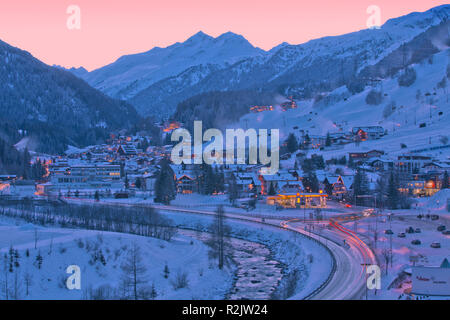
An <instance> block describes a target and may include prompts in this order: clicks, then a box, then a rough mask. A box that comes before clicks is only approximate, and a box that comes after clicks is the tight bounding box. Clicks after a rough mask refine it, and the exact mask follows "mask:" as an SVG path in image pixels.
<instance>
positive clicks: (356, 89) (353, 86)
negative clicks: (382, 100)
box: [346, 79, 365, 94]
mask: <svg viewBox="0 0 450 320" xmlns="http://www.w3.org/2000/svg"><path fill="white" fill-rule="evenodd" d="M346 87H347V90H348V91H349V92H350V93H351V94H357V93H361V92H363V91H364V88H365V84H364V82H363V81H362V80H357V79H355V80H351V81H350V82H349V83H347V85H346Z"/></svg>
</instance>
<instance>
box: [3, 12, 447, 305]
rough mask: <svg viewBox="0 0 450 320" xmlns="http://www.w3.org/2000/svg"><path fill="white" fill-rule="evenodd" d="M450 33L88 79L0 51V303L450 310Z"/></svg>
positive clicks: (372, 38) (399, 28)
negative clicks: (410, 303) (413, 305)
mask: <svg viewBox="0 0 450 320" xmlns="http://www.w3.org/2000/svg"><path fill="white" fill-rule="evenodd" d="M449 15H450V5H442V6H438V7H434V8H432V9H429V10H427V11H423V12H413V13H409V14H406V15H403V16H399V17H395V18H392V19H389V20H387V21H386V22H385V23H384V24H382V25H381V26H379V27H376V28H366V29H362V30H360V31H356V32H352V33H346V34H343V35H337V36H332V37H321V38H318V39H315V40H311V41H308V42H305V43H302V44H298V45H292V44H288V43H282V44H281V45H278V46H276V47H274V48H273V49H271V50H263V49H260V48H259V47H255V46H253V45H252V44H251V43H250V42H249V41H247V40H246V39H245V38H244V37H243V36H241V35H237V34H234V33H232V32H227V33H223V34H221V35H219V36H217V37H213V36H210V35H208V34H205V33H203V32H198V33H196V34H195V35H193V36H191V37H189V38H188V39H187V40H185V41H184V42H176V43H175V44H173V45H170V46H168V47H165V48H160V47H158V48H154V49H152V50H150V51H148V52H144V53H138V54H128V55H124V56H122V57H121V58H119V59H118V60H117V61H115V62H113V63H111V64H108V65H106V66H104V67H100V68H98V69H95V70H92V71H87V70H86V69H84V68H66V67H62V66H59V65H54V66H50V65H47V64H45V63H43V62H40V61H39V60H37V59H36V58H34V57H33V56H32V55H31V54H29V53H28V52H26V51H22V50H21V49H18V48H15V47H13V46H10V45H9V44H7V43H6V42H2V41H0V69H1V70H2V72H1V75H0V80H1V84H0V110H1V113H0V123H1V129H0V254H1V255H0V299H2V300H3V299H4V300H448V299H449V298H450V262H449V259H450V187H449V183H450V179H449V174H450V142H449V138H450V130H449V123H450V103H449V96H450V93H449V81H450V64H449V57H450V49H449V45H450V33H449V30H450V22H449V20H448V17H449ZM0 18H1V14H0ZM0 38H1V35H0ZM194 56H195V57H194ZM19 86H20V88H19ZM52 88H54V92H51V91H52ZM58 108H59V109H58ZM199 124H201V125H202V128H200V129H198V125H199ZM222 133H223V134H222ZM252 139H254V141H255V144H254V145H253V144H252ZM266 141H268V142H266ZM191 142H192V143H191ZM225 149H226V150H225ZM261 149H264V150H263V151H261ZM253 156H254V157H253ZM174 157H177V159H178V160H177V161H175V160H174ZM269 169H270V170H269Z"/></svg>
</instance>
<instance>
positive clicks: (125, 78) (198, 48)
mask: <svg viewBox="0 0 450 320" xmlns="http://www.w3.org/2000/svg"><path fill="white" fill-rule="evenodd" d="M264 53H265V52H264V51H263V50H261V49H259V48H256V47H254V46H252V45H251V44H250V43H249V42H248V41H247V40H246V39H245V38H244V37H242V36H240V35H237V34H234V33H231V32H228V33H224V34H222V35H221V36H219V37H217V38H213V37H211V36H209V35H207V34H205V33H203V32H201V31H200V32H198V33H197V34H195V35H194V36H192V37H190V38H189V39H187V40H186V41H185V42H183V43H175V44H173V45H171V46H169V47H167V48H159V47H155V48H153V49H151V50H150V51H147V52H144V53H139V54H132V55H127V56H123V57H121V58H119V59H118V60H117V61H116V62H114V63H112V64H109V65H107V66H104V67H102V68H100V69H97V70H94V71H92V72H90V73H88V74H86V75H83V76H82V78H83V79H85V80H86V81H87V82H88V83H89V84H91V85H92V86H94V87H96V88H97V89H100V90H102V91H103V92H105V93H106V94H108V95H110V96H112V97H116V98H121V99H128V98H131V97H133V96H134V95H135V94H136V93H138V92H139V91H141V90H143V89H145V88H147V87H148V86H150V85H152V84H153V83H156V82H157V81H159V80H162V79H164V78H167V77H171V76H175V75H177V74H179V73H180V72H183V71H185V70H187V69H189V68H191V67H193V66H199V65H204V64H210V63H211V64H215V65H218V66H222V67H225V66H226V65H229V64H234V63H236V62H237V61H240V60H242V59H246V58H248V57H254V56H259V55H262V54H264Z"/></svg>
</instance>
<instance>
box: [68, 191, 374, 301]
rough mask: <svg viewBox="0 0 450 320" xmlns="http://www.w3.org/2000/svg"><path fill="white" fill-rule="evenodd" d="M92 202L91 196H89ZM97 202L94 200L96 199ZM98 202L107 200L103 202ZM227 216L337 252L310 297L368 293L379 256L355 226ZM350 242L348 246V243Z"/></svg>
mask: <svg viewBox="0 0 450 320" xmlns="http://www.w3.org/2000/svg"><path fill="white" fill-rule="evenodd" d="M87 201H88V202H89V201H90V200H87ZM68 202H72V203H80V202H85V201H83V200H81V201H80V200H79V199H76V200H74V199H70V200H69V199H68ZM92 202H94V201H92ZM98 204H107V203H105V202H100V203H98ZM114 205H121V206H147V207H150V206H151V207H153V208H155V209H157V210H166V211H175V212H184V213H191V214H201V215H215V212H213V211H208V210H197V209H191V208H180V207H176V206H170V205H169V206H167V205H148V204H145V205H143V204H140V205H137V204H129V203H118V202H115V203H114ZM226 216H227V218H229V219H236V220H243V221H247V222H253V223H259V224H265V225H271V226H275V227H280V226H281V228H285V229H289V230H292V231H296V232H299V233H302V234H303V235H305V236H307V237H310V238H313V239H315V240H317V241H319V242H320V243H322V244H323V245H324V246H326V247H328V249H329V250H330V251H331V253H332V254H333V256H334V258H335V260H336V271H335V273H334V274H333V275H332V277H331V279H330V280H329V281H328V283H327V284H326V285H324V286H323V287H322V288H320V290H318V291H317V292H316V293H314V294H313V295H311V296H309V297H308V298H309V299H315V300H343V299H361V298H362V297H363V295H364V293H365V288H366V274H365V268H366V267H365V265H366V264H376V260H375V256H374V254H373V253H372V251H371V250H370V248H369V247H368V246H367V245H366V244H365V243H364V242H363V241H362V240H361V239H360V238H359V237H358V236H357V235H356V234H354V233H353V232H352V231H351V230H348V229H346V228H345V227H343V226H342V225H340V224H339V223H337V222H336V221H333V222H332V223H331V225H332V226H333V228H332V230H327V229H323V230H322V231H321V233H320V235H319V234H317V233H315V232H308V231H305V229H304V227H305V225H304V224H302V223H301V222H300V220H298V219H297V220H293V221H282V220H280V219H275V218H272V219H264V221H262V219H261V218H257V217H255V216H253V217H249V216H246V215H243V214H237V213H226ZM344 240H345V243H346V244H347V245H346V246H345V245H344Z"/></svg>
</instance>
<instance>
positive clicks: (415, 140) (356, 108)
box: [229, 47, 450, 159]
mask: <svg viewBox="0 0 450 320" xmlns="http://www.w3.org/2000/svg"><path fill="white" fill-rule="evenodd" d="M409 68H410V69H413V70H414V72H415V74H416V78H415V81H414V82H412V83H411V84H409V85H408V86H404V85H403V86H402V85H400V84H399V77H401V76H402V75H403V74H404V72H403V71H399V72H398V73H397V74H395V75H393V76H391V77H387V78H385V79H383V80H381V82H377V83H374V84H372V85H371V86H367V87H366V88H365V89H364V90H363V91H361V92H360V93H357V94H352V93H350V92H349V91H348V90H347V88H346V87H344V86H342V87H339V88H337V89H335V90H333V91H331V92H329V93H327V94H324V96H323V97H322V98H321V99H320V100H317V99H305V100H297V104H298V108H297V109H292V110H288V111H286V112H282V111H281V110H279V109H276V110H274V111H266V112H261V113H257V114H255V113H249V114H247V115H245V116H244V117H242V118H241V119H240V121H239V122H238V123H235V124H232V125H229V127H236V128H244V127H250V128H276V129H280V139H281V140H284V139H286V138H287V137H288V135H289V133H294V134H295V135H296V136H297V137H298V138H299V140H300V141H302V140H301V137H302V131H303V132H305V133H306V132H307V133H308V134H309V135H310V136H311V137H315V136H322V137H325V136H326V134H327V133H328V132H329V133H339V132H341V133H348V132H350V131H351V130H352V128H353V127H359V126H381V127H383V128H384V129H385V131H386V132H387V135H386V136H384V137H383V138H381V139H379V140H369V141H365V142H362V143H360V144H358V143H349V144H346V145H343V146H340V147H335V146H333V147H330V148H325V149H324V150H322V151H319V150H318V149H316V150H314V151H311V152H312V153H314V152H320V153H321V154H323V155H324V157H325V158H326V159H330V158H332V157H336V158H337V157H341V156H344V155H348V153H349V152H364V151H369V150H373V149H377V150H383V151H385V152H387V153H389V154H390V155H396V154H403V153H408V152H415V153H423V154H427V155H433V156H437V157H439V158H443V159H445V158H446V157H448V156H450V147H449V144H448V139H449V138H450V130H449V127H448V124H449V123H450V90H449V89H450V85H449V83H450V49H449V47H447V49H446V50H442V51H441V52H438V53H435V54H433V55H431V56H430V57H429V58H427V59H425V60H423V61H421V62H419V63H415V64H412V65H410V66H409ZM374 90H375V91H378V92H380V93H381V96H382V100H381V101H380V103H378V104H371V103H367V96H368V94H369V92H371V91H374ZM445 146H446V147H445Z"/></svg>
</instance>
